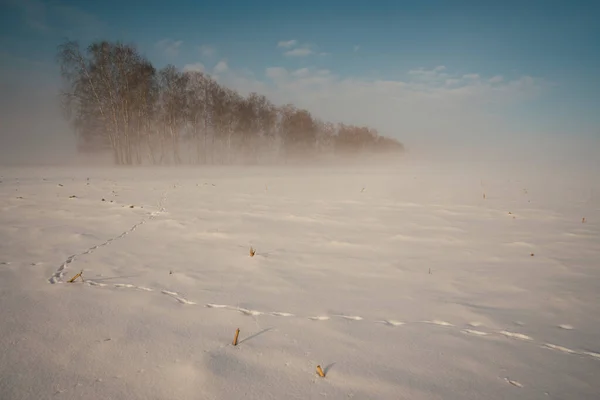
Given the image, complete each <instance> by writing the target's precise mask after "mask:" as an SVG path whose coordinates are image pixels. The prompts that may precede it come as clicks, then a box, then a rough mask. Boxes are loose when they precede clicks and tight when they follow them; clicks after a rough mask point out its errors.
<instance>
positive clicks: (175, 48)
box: [156, 39, 183, 58]
mask: <svg viewBox="0 0 600 400" xmlns="http://www.w3.org/2000/svg"><path fill="white" fill-rule="evenodd" d="M182 44H183V41H181V40H172V39H162V40H159V41H158V42H157V43H156V47H157V48H158V49H159V50H160V51H162V52H163V53H164V54H165V55H166V56H167V57H168V58H176V57H177V56H178V55H179V50H180V49H181V45H182Z"/></svg>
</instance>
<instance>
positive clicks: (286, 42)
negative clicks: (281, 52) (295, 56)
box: [277, 40, 298, 49]
mask: <svg viewBox="0 0 600 400" xmlns="http://www.w3.org/2000/svg"><path fill="white" fill-rule="evenodd" d="M297 44H298V41H297V40H282V41H280V42H279V43H277V47H282V48H284V49H289V48H291V47H294V46H295V45H297Z"/></svg>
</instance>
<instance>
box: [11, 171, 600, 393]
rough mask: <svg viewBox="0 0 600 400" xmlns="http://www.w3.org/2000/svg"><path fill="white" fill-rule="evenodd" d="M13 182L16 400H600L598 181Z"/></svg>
mask: <svg viewBox="0 0 600 400" xmlns="http://www.w3.org/2000/svg"><path fill="white" fill-rule="evenodd" d="M0 175H1V177H0V181H1V182H0V239H1V240H0V321H1V322H0V398H1V399H10V400H12V399H241V398H248V399H319V398H333V399H347V398H356V399H461V400H464V399H478V400H479V399H513V398H518V399H598V398H600V380H599V379H598V378H599V377H600V312H599V304H600V264H599V261H600V240H599V239H600V190H599V185H600V180H597V179H595V178H594V177H595V175H596V173H595V172H594V171H577V170H564V169H559V168H557V169H556V170H554V171H549V170H537V169H535V168H522V169H518V168H498V167H491V166H490V167H488V168H483V167H482V168H473V167H469V168H467V167H464V166H462V167H461V166H460V165H438V166H424V165H419V164H411V163H405V164H401V165H397V166H395V167H393V168H392V167H388V168H384V167H381V166H380V167H371V168H366V167H363V168H359V167H344V168H342V167H319V168H299V167H279V168H277V169H275V168H266V167H245V168H241V167H221V168H163V169H158V168H140V169H118V168H78V169H75V168H59V167H52V168H3V169H1V170H0ZM484 194H485V198H484ZM102 199H104V200H105V201H102ZM131 206H133V208H131ZM583 218H585V220H583ZM251 246H252V247H253V248H254V249H256V255H255V256H254V257H250V255H249V251H250V247H251ZM80 271H83V278H84V280H85V282H81V281H79V280H78V281H77V282H76V283H67V281H68V280H69V279H70V278H71V277H73V276H74V275H75V274H76V273H78V272H80ZM236 328H239V329H240V336H239V344H238V345H237V346H236V347H234V346H233V345H232V344H231V342H232V340H233V336H234V333H235V330H236ZM317 365H321V366H322V368H323V369H324V371H325V373H326V377H325V378H321V377H319V376H318V375H317V374H316V366H317Z"/></svg>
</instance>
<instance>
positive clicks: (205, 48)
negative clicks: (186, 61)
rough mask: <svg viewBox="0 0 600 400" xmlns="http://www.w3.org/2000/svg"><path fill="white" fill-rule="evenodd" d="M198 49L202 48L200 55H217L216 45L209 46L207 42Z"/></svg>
mask: <svg viewBox="0 0 600 400" xmlns="http://www.w3.org/2000/svg"><path fill="white" fill-rule="evenodd" d="M198 50H200V55H202V56H203V57H212V56H214V55H215V52H216V50H215V48H214V47H212V46H209V45H207V44H203V45H202V46H200V47H199V48H198Z"/></svg>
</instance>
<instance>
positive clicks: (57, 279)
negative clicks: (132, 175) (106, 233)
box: [48, 192, 168, 284]
mask: <svg viewBox="0 0 600 400" xmlns="http://www.w3.org/2000/svg"><path fill="white" fill-rule="evenodd" d="M167 193H168V192H164V193H163V195H162V197H161V199H160V200H159V202H158V207H159V209H158V210H157V211H154V212H151V213H150V214H149V216H148V217H147V218H144V219H142V220H141V221H140V222H138V223H136V224H134V225H133V226H132V227H131V228H129V229H127V230H126V231H124V232H122V233H121V234H120V235H118V236H115V237H112V238H110V239H108V240H106V241H105V242H103V243H100V244H97V245H95V246H92V247H90V248H88V249H87V250H85V251H83V252H81V253H77V254H71V255H70V256H69V257H68V258H67V259H66V260H65V261H64V262H63V263H62V264H61V265H60V267H58V269H57V270H56V272H54V273H53V274H52V276H51V277H50V278H49V279H48V282H50V283H51V284H55V283H63V277H64V275H65V273H66V272H67V267H68V266H69V264H71V263H72V262H73V261H75V259H76V258H77V257H80V256H83V255H87V254H90V253H93V252H94V251H95V250H97V249H98V248H99V247H104V246H108V245H109V244H111V243H112V242H114V241H115V240H118V239H121V238H123V237H125V236H127V235H128V234H130V233H131V232H134V231H135V230H136V229H137V228H138V227H139V226H141V225H144V224H145V223H146V222H147V221H149V220H152V219H154V218H155V217H157V216H158V215H160V214H162V213H163V212H164V211H165V208H164V207H163V204H164V201H165V200H166V196H167Z"/></svg>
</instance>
